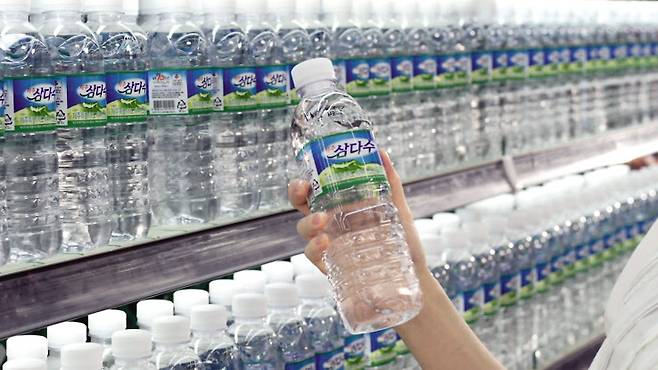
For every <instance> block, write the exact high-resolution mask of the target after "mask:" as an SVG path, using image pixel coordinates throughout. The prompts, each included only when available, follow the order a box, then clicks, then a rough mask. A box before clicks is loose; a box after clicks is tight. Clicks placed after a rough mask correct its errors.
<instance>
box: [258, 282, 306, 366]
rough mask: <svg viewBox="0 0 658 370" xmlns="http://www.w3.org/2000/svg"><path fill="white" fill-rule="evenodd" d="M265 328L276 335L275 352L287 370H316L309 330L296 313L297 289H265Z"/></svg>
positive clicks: (281, 285)
mask: <svg viewBox="0 0 658 370" xmlns="http://www.w3.org/2000/svg"><path fill="white" fill-rule="evenodd" d="M265 297H266V298H267V311H268V314H267V324H268V325H269V326H270V327H271V328H272V330H274V333H276V339H277V343H278V349H279V353H280V355H281V357H283V361H284V362H285V367H286V369H304V370H313V369H315V350H314V348H313V346H312V345H311V337H310V332H309V327H308V326H307V325H306V322H305V321H304V319H303V318H302V317H301V316H300V314H299V312H298V307H299V297H298V295H297V288H296V287H295V285H293V284H291V283H273V284H268V285H267V286H266V287H265Z"/></svg>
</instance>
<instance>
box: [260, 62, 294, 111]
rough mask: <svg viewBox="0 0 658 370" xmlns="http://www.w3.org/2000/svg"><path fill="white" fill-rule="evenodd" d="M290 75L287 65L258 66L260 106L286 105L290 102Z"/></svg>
mask: <svg viewBox="0 0 658 370" xmlns="http://www.w3.org/2000/svg"><path fill="white" fill-rule="evenodd" d="M289 81H290V77H289V76H288V66H287V65H274V66H259V67H257V68H256V90H257V91H258V92H257V93H256V101H257V102H258V107H260V108H273V107H285V106H286V105H289V104H290V94H289V91H290V84H289Z"/></svg>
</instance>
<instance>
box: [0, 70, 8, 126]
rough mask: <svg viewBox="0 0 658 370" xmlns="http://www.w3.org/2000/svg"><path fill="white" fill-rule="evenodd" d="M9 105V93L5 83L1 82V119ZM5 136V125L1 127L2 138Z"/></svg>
mask: <svg viewBox="0 0 658 370" xmlns="http://www.w3.org/2000/svg"><path fill="white" fill-rule="evenodd" d="M6 104H7V91H6V90H5V81H3V80H0V117H4V116H5V105H6ZM4 134H5V125H0V136H3V135H4Z"/></svg>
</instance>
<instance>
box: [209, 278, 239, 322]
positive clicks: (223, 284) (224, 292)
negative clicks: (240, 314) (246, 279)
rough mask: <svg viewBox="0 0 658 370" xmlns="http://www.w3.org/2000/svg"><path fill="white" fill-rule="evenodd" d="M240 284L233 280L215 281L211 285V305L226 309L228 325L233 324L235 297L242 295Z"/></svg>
mask: <svg viewBox="0 0 658 370" xmlns="http://www.w3.org/2000/svg"><path fill="white" fill-rule="evenodd" d="M239 288H240V287H239V285H238V283H236V282H235V281H233V280H231V279H220V280H213V281H211V282H210V284H209V288H208V291H209V293H210V303H211V304H215V305H219V306H222V307H224V308H225V309H226V313H227V317H226V325H227V326H231V324H233V309H232V306H231V305H232V304H233V303H232V302H233V296H234V295H236V294H239V293H240V289H239Z"/></svg>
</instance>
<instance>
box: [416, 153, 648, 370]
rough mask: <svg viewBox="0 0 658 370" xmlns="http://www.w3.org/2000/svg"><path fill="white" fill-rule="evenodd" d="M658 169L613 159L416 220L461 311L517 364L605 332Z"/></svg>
mask: <svg viewBox="0 0 658 370" xmlns="http://www.w3.org/2000/svg"><path fill="white" fill-rule="evenodd" d="M657 179H658V170H656V168H647V169H645V170H641V171H633V172H629V168H628V167H627V166H614V167H609V168H604V169H600V170H595V171H592V172H589V173H585V174H584V175H573V176H567V177H564V178H561V179H557V180H553V181H550V182H548V183H546V184H544V185H542V186H536V187H531V188H528V189H526V190H523V191H521V192H519V193H517V194H516V195H515V196H513V195H511V194H505V195H501V196H497V197H494V198H490V199H486V200H483V201H480V202H477V203H473V204H471V205H469V206H467V207H464V208H462V209H458V210H457V211H456V213H439V214H437V215H435V216H434V217H433V219H431V220H430V219H421V220H417V221H416V225H417V228H418V229H419V232H420V234H421V238H422V240H423V245H424V247H425V249H426V251H427V254H428V261H429V264H430V268H431V269H432V271H433V273H434V275H435V277H436V278H437V279H438V280H439V281H440V282H441V284H442V285H443V287H444V289H445V290H446V292H447V293H448V295H449V296H450V297H451V299H452V300H453V302H454V304H455V306H456V307H457V309H458V310H459V311H461V312H463V315H464V319H465V320H466V321H467V322H468V323H469V324H470V325H471V327H472V328H473V329H474V331H475V332H476V333H477V334H478V335H479V337H480V338H481V340H482V341H483V342H484V343H485V344H486V345H487V346H488V347H489V348H490V349H491V350H492V351H493V352H494V353H495V354H496V355H497V356H499V358H500V359H501V361H502V362H503V363H504V364H505V365H506V366H507V367H508V368H509V369H517V368H518V369H530V368H533V366H535V365H537V364H539V365H542V364H543V365H545V364H546V363H547V361H550V360H551V359H555V358H556V357H558V356H559V355H560V354H561V353H562V352H563V351H566V350H568V349H570V348H573V346H574V345H576V344H578V343H580V342H583V341H585V340H588V339H591V338H592V337H593V336H595V335H600V334H601V333H603V310H604V304H605V303H606V297H607V296H608V294H609V292H610V290H611V288H612V285H613V283H614V281H615V279H616V276H617V275H618V274H619V273H620V272H621V269H622V268H623V266H624V265H625V263H626V260H627V259H628V257H629V255H630V252H631V251H632V250H633V249H634V248H635V246H636V245H637V243H638V241H639V239H640V238H641V236H642V235H644V233H646V231H647V230H648V228H649V226H651V224H652V223H653V221H654V220H655V219H656V217H657V216H658V198H656V185H655V184H656V180H657Z"/></svg>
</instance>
